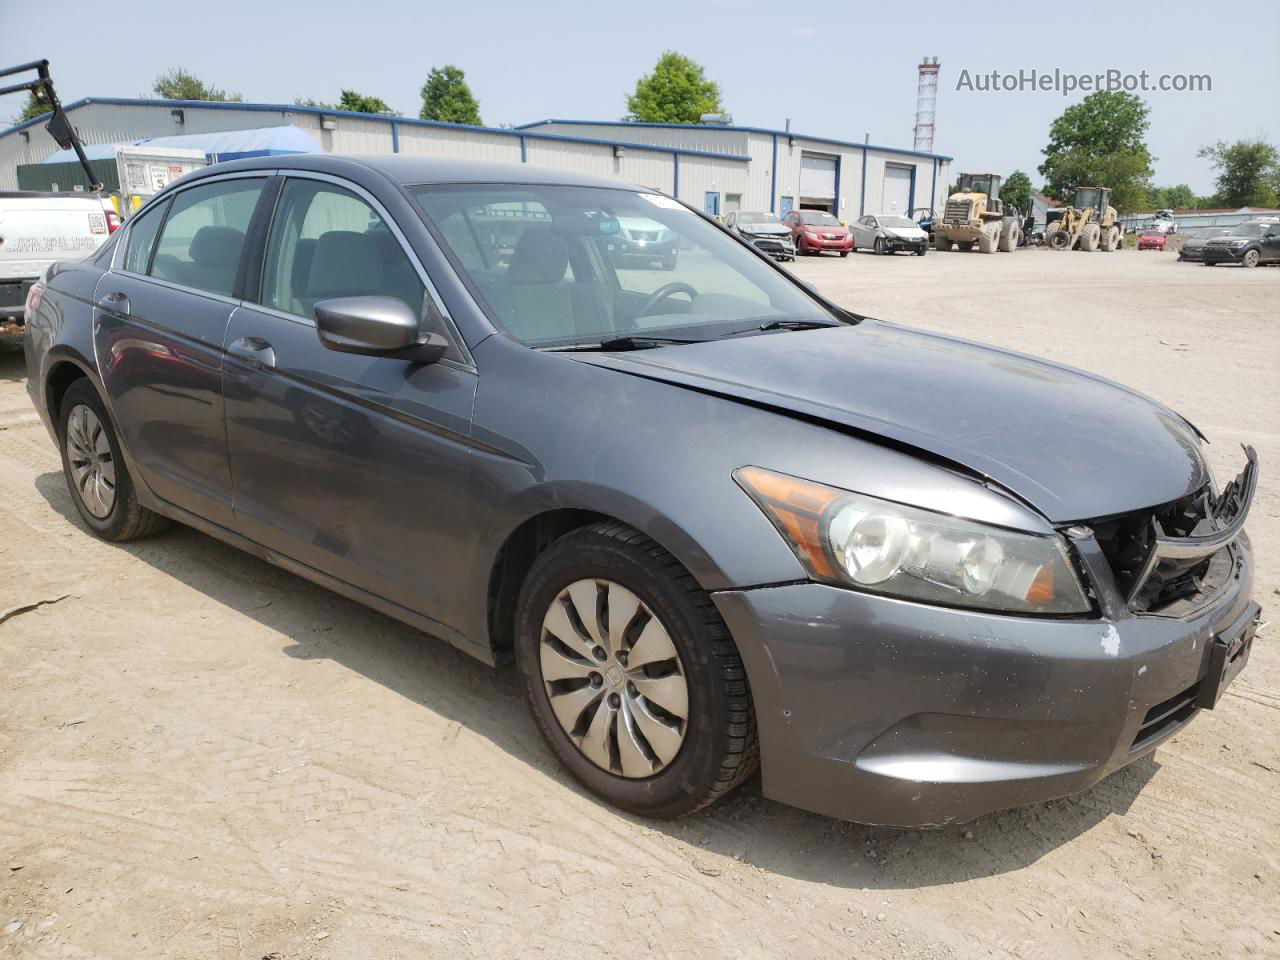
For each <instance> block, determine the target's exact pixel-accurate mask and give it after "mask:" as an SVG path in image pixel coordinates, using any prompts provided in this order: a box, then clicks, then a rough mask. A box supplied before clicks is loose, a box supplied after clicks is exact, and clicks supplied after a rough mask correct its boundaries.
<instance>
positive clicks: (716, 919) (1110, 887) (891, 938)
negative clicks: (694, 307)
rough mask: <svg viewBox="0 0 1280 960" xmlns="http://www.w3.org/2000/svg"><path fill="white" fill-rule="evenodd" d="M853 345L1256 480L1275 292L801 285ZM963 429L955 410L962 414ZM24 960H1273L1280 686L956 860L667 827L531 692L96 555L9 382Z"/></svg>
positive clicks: (889, 265)
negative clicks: (921, 346)
mask: <svg viewBox="0 0 1280 960" xmlns="http://www.w3.org/2000/svg"><path fill="white" fill-rule="evenodd" d="M795 269H796V271H797V272H798V273H799V274H801V275H802V276H804V277H805V278H807V279H809V280H811V281H812V282H813V283H815V284H816V285H817V286H818V287H820V288H821V289H822V290H824V291H825V292H826V293H828V294H830V295H831V296H833V297H834V298H835V299H836V300H837V301H839V302H842V303H844V304H846V305H848V306H850V307H852V308H854V309H857V310H861V311H863V312H867V313H870V314H873V315H878V316H881V317H885V318H888V319H894V320H898V321H901V322H904V323H911V324H916V325H920V326H924V327H929V328H932V329H938V330H943V331H946V332H948V333H956V334H961V335H964V336H970V337H974V338H977V339H984V340H989V341H993V342H996V343H999V344H1003V345H1007V346H1011V347H1014V348H1017V349H1021V350H1025V351H1028V352H1033V353H1039V354H1043V355H1046V356H1048V357H1051V358H1053V359H1055V360H1061V361H1065V362H1068V363H1072V364H1076V365H1078V366H1082V367H1086V368H1088V369H1090V370H1094V371H1097V372H1099V373H1102V374H1104V375H1106V376H1109V377H1113V378H1116V379H1118V380H1122V381H1125V382H1126V383H1129V384H1132V385H1134V386H1136V387H1138V388H1140V389H1142V390H1145V391H1146V392H1148V393H1149V394H1151V395H1153V396H1155V397H1157V398H1159V399H1160V400H1163V401H1165V402H1167V403H1170V404H1172V405H1173V406H1174V407H1176V408H1178V409H1179V410H1181V411H1182V412H1184V413H1185V414H1186V415H1187V416H1188V417H1190V418H1191V419H1192V420H1193V421H1194V422H1196V423H1197V424H1198V425H1199V427H1200V428H1201V429H1202V430H1203V431H1204V432H1205V433H1206V434H1208V435H1209V437H1210V438H1211V440H1212V441H1213V445H1212V448H1211V452H1212V456H1213V460H1214V464H1215V467H1216V468H1217V474H1218V476H1219V477H1220V478H1225V477H1227V476H1230V475H1232V474H1233V473H1234V472H1235V471H1236V470H1237V469H1238V468H1239V467H1240V465H1241V463H1242V461H1243V456H1242V454H1241V452H1240V449H1239V444H1240V442H1241V441H1246V440H1247V441H1249V442H1252V443H1254V444H1255V445H1256V446H1257V448H1258V451H1259V454H1260V457H1261V459H1262V467H1263V469H1262V487H1261V493H1260V496H1259V498H1258V500H1257V502H1256V503H1255V505H1254V509H1253V513H1252V515H1251V518H1250V521H1249V530H1250V533H1251V535H1252V537H1253V540H1254V543H1255V545H1256V550H1257V561H1258V580H1257V589H1256V594H1257V596H1258V598H1259V599H1260V600H1261V601H1262V602H1263V604H1264V606H1266V607H1268V608H1270V609H1271V610H1274V609H1275V607H1276V606H1277V605H1280V596H1277V593H1278V592H1280V590H1278V588H1280V426H1278V424H1280V386H1278V380H1277V375H1276V374H1277V367H1278V364H1280V270H1270V269H1259V270H1252V271H1246V270H1242V269H1235V268H1217V269H1207V268H1204V267H1201V266H1195V265H1188V264H1178V263H1175V262H1174V261H1173V257H1172V256H1171V255H1168V254H1158V253H1142V254H1139V253H1136V252H1133V251H1123V252H1120V253H1116V254H1110V255H1105V254H1101V253H1097V254H1083V253H1070V254H1057V253H1049V252H1044V251H1037V250H1030V251H1019V252H1017V253H1015V254H1002V255H997V256H981V255H978V254H976V253H975V254H961V253H952V254H936V253H935V254H930V255H929V256H928V257H926V258H923V259H921V258H913V257H907V256H899V257H893V258H876V257H872V256H869V255H860V256H854V257H851V258H849V259H848V260H839V259H836V258H830V259H823V260H804V261H801V262H800V263H798V264H797V265H796V268H795ZM940 402H945V398H941V399H940ZM37 603H39V604H42V605H41V606H38V607H36V608H34V609H31V610H29V611H27V612H19V613H16V614H13V615H11V616H10V617H9V618H8V619H7V620H6V621H5V622H3V623H2V624H0V957H18V956H20V957H31V958H44V957H48V958H54V957H58V958H63V957H65V958H112V960H114V958H122V960H123V958H128V960H134V958H158V957H164V958H178V960H205V958H208V960H258V958H264V957H272V958H275V957H279V958H289V960H294V958H352V960H356V958H359V960H365V958H387V960H390V958H396V957H399V958H417V957H439V958H454V957H486V958H507V957H535V956H546V957H581V958H597V957H610V958H630V957H672V958H675V957H681V958H683V957H692V956H698V957H722V956H723V957H729V956H732V957H749V958H756V957H767V958H797V960H800V958H817V957H858V958H912V960H944V958H956V960H964V958H986V957H997V958H1010V957H1016V958H1022V960H1032V958H1044V960H1049V958H1068V960H1071V958H1089V960H1095V958H1102V957H1107V958H1110V957H1122V958H1150V960H1154V958H1167V957H1196V958H1198V960H1211V958H1226V960H1236V958H1241V957H1264V956H1272V957H1275V956H1280V886H1278V884H1280V870H1278V868H1280V737H1278V736H1277V734H1278V733H1280V710H1278V708H1280V694H1278V692H1277V691H1278V690H1280V651H1277V649H1276V646H1275V641H1274V637H1275V635H1276V631H1275V629H1274V628H1271V629H1269V630H1267V631H1264V636H1263V638H1262V640H1261V641H1260V642H1259V643H1258V644H1257V646H1256V649H1255V653H1254V656H1253V660H1252V662H1251V664H1250V666H1249V668H1248V669H1247V670H1246V671H1245V673H1244V674H1243V675H1242V676H1241V678H1240V679H1239V680H1238V681H1237V682H1236V683H1235V684H1234V685H1233V687H1232V688H1231V690H1230V692H1229V695H1228V696H1227V697H1226V698H1225V700H1224V702H1223V703H1222V704H1221V705H1220V707H1219V709H1217V710H1215V711H1213V712H1212V713H1205V714H1202V715H1201V716H1200V717H1199V718H1198V720H1197V721H1196V722H1195V723H1193V724H1192V725H1191V726H1190V727H1189V728H1188V729H1187V730H1185V731H1183V732H1182V733H1180V734H1179V735H1178V736H1177V737H1176V738H1175V739H1174V740H1173V741H1172V742H1171V743H1169V744H1167V745H1166V746H1164V747H1162V748H1161V749H1160V750H1159V751H1158V752H1157V753H1156V754H1155V755H1154V757H1153V758H1151V759H1148V760H1145V761H1143V762H1140V763H1138V764H1136V765H1134V766H1132V767H1130V768H1128V769H1126V770H1124V771H1121V772H1120V773H1118V774H1116V775H1115V776H1113V777H1111V778H1110V779H1108V780H1107V781H1105V782H1103V783H1102V784H1100V785H1098V786H1097V787H1096V788H1094V789H1093V790H1090V791H1089V792H1087V793H1085V794H1083V795H1081V796H1078V797H1075V798H1072V799H1068V800H1060V801H1056V802H1053V803H1048V804H1044V805H1040V806H1036V807H1031V808H1028V809H1023V810H1019V811H1014V812H1009V813H1002V814H998V815H994V816H989V817H986V818H984V819H982V820H979V821H977V822H975V823H973V824H970V825H969V826H967V827H961V828H956V829H948V830H944V831H936V832H916V831H903V830H887V829H874V828H868V827H862V826H857V825H853V824H847V823H841V822H836V821H833V820H828V819H824V818H822V817H817V816H812V815H809V814H805V813H801V812H799V811H796V810H792V809H789V808H786V807H782V806H780V805H777V804H774V803H772V802H770V801H767V800H764V799H763V798H761V796H760V793H759V786H758V783H755V782H750V783H748V784H747V785H746V787H745V788H744V789H742V790H740V791H739V792H737V793H736V794H735V795H734V796H732V797H731V798H730V799H729V800H728V802H725V803H723V804H721V805H720V806H718V807H717V808H715V809H713V810H712V811H710V812H708V813H706V814H704V815H701V816H698V817H695V818H693V819H691V820H688V821H685V822H681V823H675V824H666V823H650V822H644V821H641V820H638V819H636V818H633V817H630V816H626V815H622V814H619V813H617V812H616V811H614V810H612V809H610V808H608V807H605V806H603V805H602V804H600V803H598V802H597V801H596V800H594V799H592V798H591V797H589V796H587V795H585V794H584V793H583V792H582V791H581V790H580V789H578V788H577V787H576V786H575V785H574V784H573V783H571V782H570V780H569V779H568V778H567V777H566V776H565V775H564V774H563V773H561V771H560V770H559V769H558V768H557V766H556V764H555V763H554V762H553V760H552V758H551V756H550V755H549V754H548V752H547V751H546V750H545V749H544V748H543V746H542V744H541V742H540V741H539V740H538V737H537V734H536V732H535V730H534V728H533V725H532V723H531V722H530V720H529V718H528V716H527V715H526V712H525V708H524V705H523V703H522V701H521V700H520V698H519V695H518V690H517V686H516V683H515V679H514V676H513V674H512V672H511V671H505V672H497V673H495V672H492V671H490V670H488V669H487V668H485V667H483V666H481V665H479V664H477V663H474V662H472V661H470V660H469V659H467V658H466V657H465V656H464V655H462V654H460V653H458V652H456V651H454V650H453V649H451V648H449V647H448V646H446V645H445V644H443V643H440V642H436V641H433V640H430V639H427V638H424V637H422V636H421V635H419V634H417V633H415V632H414V631H413V630H411V629H409V628H408V627H404V626H401V625H400V624H398V623H396V622H393V621H391V620H389V619H386V618H384V617H382V616H380V615H378V614H376V613H372V612H370V611H368V610H365V609H363V608H362V607H359V606H357V605H356V604H354V603H351V602H348V601H346V600H343V599H340V598H338V597H336V596H334V595H331V594H328V593H326V592H325V591H323V590H321V589H319V588H317V587H314V586H311V585H310V584H308V583H305V582H303V581H302V580H299V579H297V578H295V577H293V576H291V575H290V574H287V573H283V572H281V571H279V570H277V569H275V568H272V567H270V566H268V565H266V564H265V563H262V562H259V561H257V560H254V559H251V558H249V557H248V556H245V555H242V554H240V553H238V552H236V551H235V550H233V549H231V548H230V547H226V546H223V545H222V544H220V543H218V542H216V541H214V540H211V539H209V538H208V537H205V536H203V535H201V534H198V533H195V532H193V531H191V530H189V529H185V528H177V529H174V530H172V531H170V532H168V533H166V534H163V535H161V536H160V537H157V538H155V539H153V540H149V541H144V542H140V543H136V544H132V545H128V546H123V547H120V546H112V545H108V544H105V543H102V542H100V541H98V540H95V539H93V538H92V537H90V536H89V535H88V534H87V533H86V532H85V530H84V529H83V528H82V527H81V525H80V524H79V523H78V521H77V519H76V518H75V514H74V510H73V508H72V505H71V501H70V500H69V498H68V494H67V492H66V489H65V487H64V486H63V481H62V477H61V474H60V472H59V462H58V457H57V455H56V454H55V451H54V448H53V446H52V445H51V443H50V441H49V438H48V436H47V435H46V434H45V431H44V428H43V427H42V426H40V425H39V424H38V423H37V422H36V421H35V418H34V414H33V413H32V412H31V410H30V408H29V406H28V404H27V398H26V394H25V391H24V389H23V367H22V364H21V355H20V346H19V345H18V344H16V343H13V342H10V343H8V344H7V345H5V346H4V347H2V348H0V617H3V611H6V610H9V609H11V608H14V607H22V606H26V605H31V604H37ZM1267 634H1270V636H1267Z"/></svg>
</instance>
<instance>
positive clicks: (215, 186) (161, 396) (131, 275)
mask: <svg viewBox="0 0 1280 960" xmlns="http://www.w3.org/2000/svg"><path fill="white" fill-rule="evenodd" d="M265 183H266V176H265V174H257V175H253V176H231V177H225V178H219V179H216V180H212V181H208V180H202V181H200V182H199V183H198V184H196V185H194V186H191V187H189V188H187V189H186V190H182V191H180V192H179V193H177V194H175V195H174V196H173V197H172V198H170V199H168V200H165V201H164V202H163V203H161V204H158V205H155V206H152V207H151V208H150V209H148V210H147V211H146V212H145V213H142V214H140V215H138V216H137V217H136V218H134V219H133V220H131V221H130V224H129V233H128V236H127V237H126V238H125V250H124V255H123V257H122V258H119V259H118V260H117V265H116V267H115V268H113V269H112V271H111V272H110V273H108V274H106V275H105V276H104V277H103V278H102V280H101V281H100V282H99V284H98V292H97V305H96V309H95V310H94V317H95V321H96V322H95V325H94V326H95V331H94V341H95V348H96V350H97V355H98V365H99V369H100V371H101V375H102V382H103V385H104V386H105V388H106V391H107V397H108V401H109V403H110V405H111V409H112V413H113V414H114V416H115V420H116V423H117V425H118V427H119V429H120V432H121V434H122V435H123V438H124V444H125V447H126V448H127V449H128V450H129V452H130V454H131V455H132V457H133V459H134V461H135V463H136V464H137V467H138V471H139V473H140V474H141V475H142V479H143V481H144V482H145V483H146V484H147V486H148V487H150V488H151V490H152V491H153V492H154V493H155V494H156V495H157V496H159V497H161V498H163V499H164V500H167V501H168V502H169V503H172V504H175V505H177V506H179V507H181V508H182V509H184V510H189V511H191V512H192V513H195V514H197V515H198V516H201V517H204V518H205V519H207V520H211V521H213V522H214V523H217V524H219V525H221V526H226V527H230V526H231V523H232V513H231V475H230V470H229V467H228V464H227V443H226V428H225V425H224V423H223V401H222V344H223V338H224V335H225V333H226V328H227V321H228V319H229V318H230V316H231V313H232V311H233V310H234V309H235V307H236V303H237V299H236V298H237V296H238V291H239V285H240V282H241V281H240V272H241V268H242V262H243V259H244V252H245V246H246V244H245V237H246V234H247V233H248V230H249V224H250V221H251V219H252V217H253V213H254V209H255V207H256V206H257V204H258V202H259V199H260V197H261V195H262V190H263V186H264V184H265Z"/></svg>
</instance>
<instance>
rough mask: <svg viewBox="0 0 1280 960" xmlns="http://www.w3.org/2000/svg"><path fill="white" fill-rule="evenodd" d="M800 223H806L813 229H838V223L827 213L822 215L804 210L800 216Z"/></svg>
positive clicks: (814, 211)
mask: <svg viewBox="0 0 1280 960" xmlns="http://www.w3.org/2000/svg"><path fill="white" fill-rule="evenodd" d="M800 222H801V223H807V224H809V225H810V226H815V227H838V226H840V221H839V220H837V219H836V218H835V217H833V216H832V215H831V214H829V213H822V212H821V211H816V210H806V211H805V212H804V213H802V214H800Z"/></svg>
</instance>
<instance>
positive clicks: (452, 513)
mask: <svg viewBox="0 0 1280 960" xmlns="http://www.w3.org/2000/svg"><path fill="white" fill-rule="evenodd" d="M255 272H256V271H255ZM254 282H257V281H256V278H255V281H254ZM368 295H382V296H393V297H397V298H399V299H401V300H404V301H405V302H406V303H409V304H410V305H411V306H412V307H413V309H414V310H415V312H419V315H420V316H421V318H422V324H423V326H424V329H427V330H430V331H431V332H436V333H442V334H444V335H445V336H446V337H448V338H449V339H450V340H451V343H452V344H453V345H452V346H451V347H450V351H449V353H448V354H446V359H444V360H442V361H440V362H438V363H434V364H429V365H422V364H416V363H413V362H410V361H408V360H399V359H394V358H389V357H368V356H361V355H356V354H349V353H338V352H335V351H332V350H328V349H326V348H325V347H324V346H323V345H322V344H321V343H320V339H319V337H318V336H317V335H316V329H315V321H314V313H313V311H314V308H315V304H316V303H317V302H318V301H320V300H324V299H328V298H331V297H341V296H368ZM247 299H252V300H254V301H256V302H255V303H252V304H251V303H248V302H246V303H245V305H244V306H243V307H242V308H241V309H239V310H237V311H236V312H235V314H234V315H233V316H232V318H231V322H230V325H229V326H228V328H227V332H226V345H227V353H226V361H225V368H224V369H225V385H226V387H225V389H226V403H227V439H228V444H229V449H230V459H231V473H232V476H234V478H235V519H236V526H237V529H239V530H240V532H241V533H243V534H244V535H245V536H247V537H249V538H250V539H252V540H255V541H257V542H258V543H261V544H263V545H264V546H267V547H269V548H271V549H272V550H275V551H277V552H279V553H280V554H283V555H284V556H286V557H289V558H292V559H293V560H295V561H297V562H300V563H302V564H305V565H306V566H308V567H311V568H313V569H316V570H319V571H321V572H323V573H326V574H328V575H329V576H332V577H336V578H337V579H339V580H342V581H344V582H346V583H349V584H353V585H355V586H357V587H359V588H361V589H362V590H365V591H367V592H369V593H372V594H374V595H376V596H378V597H381V598H383V599H385V600H390V601H391V602H393V603H395V604H397V605H398V606H401V607H405V608H407V609H409V610H412V611H414V612H417V613H419V614H423V615H425V616H427V617H430V618H431V619H433V620H435V621H437V622H438V623H443V624H446V625H448V624H450V623H453V624H456V623H457V622H458V620H459V617H458V616H457V615H455V613H454V611H456V610H457V609H458V603H459V600H460V598H461V597H462V596H463V595H464V590H463V587H464V581H463V576H462V575H463V566H464V565H463V564H462V563H461V562H460V556H461V554H460V544H462V543H464V542H465V541H466V537H467V523H468V517H469V513H470V510H469V503H470V494H469V491H468V488H467V467H468V462H469V451H470V446H469V442H468V440H467V438H468V436H469V434H470V429H471V408H472V402H473V399H474V397H475V391H476V374H475V370H474V368H473V367H472V366H471V364H470V360H469V355H468V354H466V353H465V352H464V350H463V348H462V347H461V346H460V344H461V342H462V341H461V338H459V337H457V336H456V333H455V331H454V330H453V327H452V324H451V323H450V322H449V321H448V320H447V319H446V318H445V316H444V313H443V311H442V309H441V307H440V302H439V300H438V298H436V297H435V295H434V293H433V291H432V290H431V288H430V285H429V282H428V281H427V279H426V274H425V272H424V271H423V270H422V268H421V266H420V264H419V263H418V261H417V258H416V257H415V256H413V254H412V251H411V250H410V249H409V248H408V246H407V244H406V242H405V241H404V239H403V235H402V234H401V233H400V231H399V229H398V228H397V227H396V225H395V224H394V223H393V222H392V221H391V219H390V217H389V216H388V215H387V214H386V212H385V210H384V209H383V208H382V207H381V205H380V204H378V203H377V201H376V200H375V199H374V198H373V196H372V195H370V194H369V193H367V192H366V191H364V190H363V189H361V188H360V187H358V186H356V185H354V184H351V183H348V182H345V181H339V180H335V179H333V178H330V177H324V176H321V175H293V174H290V176H289V178H288V179H286V180H285V182H284V187H283V189H282V190H281V192H280V197H279V200H278V201H277V203H276V208H275V214H274V217H273V220H272V223H271V227H270V232H269V234H268V238H267V243H266V250H265V254H264V256H263V263H262V270H261V281H260V283H258V289H257V291H256V292H254V291H250V293H249V295H248V297H247Z"/></svg>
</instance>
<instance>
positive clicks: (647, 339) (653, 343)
mask: <svg viewBox="0 0 1280 960" xmlns="http://www.w3.org/2000/svg"><path fill="white" fill-rule="evenodd" d="M680 343H706V341H705V340H701V339H693V338H688V337H659V336H648V335H640V334H628V335H626V336H622V337H610V338H609V339H607V340H599V341H595V342H593V343H567V344H565V345H564V346H560V347H542V348H541V349H543V350H546V351H550V352H555V353H559V352H561V351H569V350H596V351H600V352H603V353H608V352H612V351H614V350H619V351H621V350H649V349H651V348H653V347H669V346H671V345H672V344H680Z"/></svg>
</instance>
